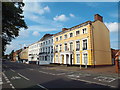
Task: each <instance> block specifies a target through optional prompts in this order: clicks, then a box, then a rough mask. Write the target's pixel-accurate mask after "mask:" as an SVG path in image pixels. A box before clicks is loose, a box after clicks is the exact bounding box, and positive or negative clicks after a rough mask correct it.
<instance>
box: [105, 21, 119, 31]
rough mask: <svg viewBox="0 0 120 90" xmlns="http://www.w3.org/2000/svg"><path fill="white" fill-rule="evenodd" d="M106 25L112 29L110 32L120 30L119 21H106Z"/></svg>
mask: <svg viewBox="0 0 120 90" xmlns="http://www.w3.org/2000/svg"><path fill="white" fill-rule="evenodd" d="M105 25H106V26H107V28H108V29H109V30H110V32H117V31H118V23H117V22H109V23H107V22H105Z"/></svg>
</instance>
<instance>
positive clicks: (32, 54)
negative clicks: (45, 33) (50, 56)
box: [28, 42, 40, 64]
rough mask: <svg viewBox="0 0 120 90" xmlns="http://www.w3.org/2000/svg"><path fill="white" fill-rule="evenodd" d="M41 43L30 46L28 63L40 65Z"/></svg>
mask: <svg viewBox="0 0 120 90" xmlns="http://www.w3.org/2000/svg"><path fill="white" fill-rule="evenodd" d="M39 49H40V47H39V43H38V42H35V43H33V44H31V45H29V46H28V61H29V63H30V64H38V62H39Z"/></svg>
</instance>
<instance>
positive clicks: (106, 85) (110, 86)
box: [70, 78, 116, 88]
mask: <svg viewBox="0 0 120 90" xmlns="http://www.w3.org/2000/svg"><path fill="white" fill-rule="evenodd" d="M70 79H73V80H79V81H83V82H87V83H94V84H99V85H104V86H109V87H112V88H116V86H112V85H107V84H103V83H98V82H93V81H87V80H83V79H76V78H70Z"/></svg>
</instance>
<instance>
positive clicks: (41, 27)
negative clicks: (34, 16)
mask: <svg viewBox="0 0 120 90" xmlns="http://www.w3.org/2000/svg"><path fill="white" fill-rule="evenodd" d="M60 27H61V26H56V27H53V26H48V27H45V26H44V25H33V26H29V29H28V30H29V31H34V30H35V31H38V32H48V31H49V32H50V31H58V30H59V29H61V28H60Z"/></svg>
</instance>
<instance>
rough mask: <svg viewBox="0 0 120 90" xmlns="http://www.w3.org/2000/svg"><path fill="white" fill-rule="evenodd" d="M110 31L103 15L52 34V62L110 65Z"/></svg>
mask: <svg viewBox="0 0 120 90" xmlns="http://www.w3.org/2000/svg"><path fill="white" fill-rule="evenodd" d="M109 34H110V32H109V30H108V28H107V27H106V26H105V24H104V23H103V17H102V16H100V15H99V14H96V15H95V16H94V21H87V22H84V23H82V24H79V25H76V26H73V27H71V28H63V29H62V31H61V32H59V33H56V34H54V48H55V51H54V63H59V64H68V65H90V66H95V65H111V64H112V61H111V48H110V35H109Z"/></svg>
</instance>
